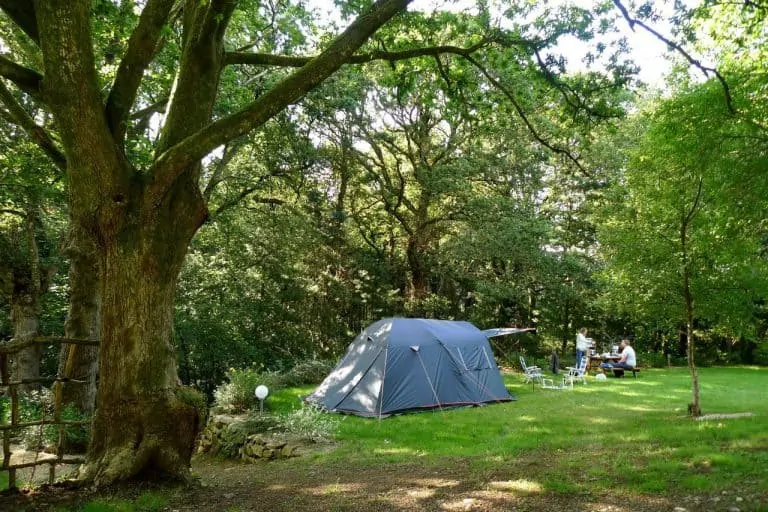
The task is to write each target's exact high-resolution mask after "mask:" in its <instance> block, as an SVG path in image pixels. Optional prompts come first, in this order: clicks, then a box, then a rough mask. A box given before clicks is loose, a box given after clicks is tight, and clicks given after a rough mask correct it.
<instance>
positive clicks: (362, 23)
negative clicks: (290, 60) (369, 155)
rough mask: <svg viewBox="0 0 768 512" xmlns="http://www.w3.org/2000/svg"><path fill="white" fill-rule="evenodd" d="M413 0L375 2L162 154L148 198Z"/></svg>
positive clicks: (297, 92)
mask: <svg viewBox="0 0 768 512" xmlns="http://www.w3.org/2000/svg"><path fill="white" fill-rule="evenodd" d="M410 1H411V0H379V1H377V2H376V3H374V4H373V5H372V6H371V7H370V8H369V9H367V10H366V11H365V12H364V13H363V14H361V15H360V16H359V17H358V18H357V19H356V20H355V21H354V22H353V23H352V24H351V25H350V26H349V27H348V28H347V29H346V30H345V31H344V32H342V34H341V35H339V36H338V37H337V38H336V39H335V40H334V41H333V43H331V45H330V46H329V47H328V48H327V49H326V50H325V51H324V52H323V53H321V54H320V55H319V56H318V57H316V58H315V59H312V60H311V61H310V62H308V63H307V64H306V65H304V66H303V67H301V68H300V69H299V70H297V71H296V72H294V73H293V74H291V75H290V76H289V77H287V78H285V79H284V80H282V81H281V82H280V83H278V84H277V85H276V86H275V87H273V88H272V89H271V90H270V91H268V92H266V93H265V94H263V95H261V96H260V97H259V98H258V99H257V100H256V101H254V102H253V103H252V104H251V105H250V106H249V107H247V108H245V109H244V110H241V111H240V112H237V113H235V114H232V115H230V116H227V117H224V118H222V119H220V120H218V121H216V122H214V123H212V124H210V125H209V126H207V127H205V128H203V129H202V130H200V131H198V132H197V133H194V134H193V135H191V136H189V137H187V138H186V139H184V140H182V141H180V142H178V143H177V144H175V145H174V146H172V147H170V148H169V149H168V150H167V151H165V152H164V153H162V154H160V155H159V157H158V158H157V160H156V161H155V165H154V166H153V167H152V169H151V173H152V175H153V177H154V182H153V184H152V186H151V189H152V190H151V191H150V196H149V199H150V200H151V201H154V202H155V203H157V202H158V201H159V200H160V199H161V198H162V197H163V196H164V194H165V193H166V191H168V190H169V189H170V187H171V186H172V184H173V182H174V181H175V180H176V178H177V177H178V176H179V175H181V174H182V173H183V172H184V169H186V168H187V166H189V165H191V164H192V163H194V162H197V161H199V160H200V159H201V158H202V157H204V156H205V155H207V154H208V153H210V152H211V151H213V150H214V149H215V148H217V147H218V146H221V145H223V144H226V143H227V142H228V141H230V140H232V139H234V138H236V137H239V136H241V135H244V134H246V133H248V132H250V131H251V130H253V129H255V128H258V127H259V126H261V125H263V124H264V123H266V122H267V121H268V120H269V119H271V118H272V117H273V116H275V115H276V114H277V113H279V112H281V111H282V110H283V109H285V108H286V107H287V106H288V105H290V104H292V103H294V102H295V101H297V100H299V99H301V98H302V97H304V95H306V94H307V93H308V92H309V91H311V90H312V89H314V88H315V87H317V86H318V85H319V84H321V83H322V82H323V81H324V80H325V79H326V78H328V77H329V76H330V75H331V74H333V73H334V72H335V71H336V70H338V69H339V68H340V67H341V66H342V65H344V64H345V63H346V62H347V61H348V60H349V58H350V57H351V56H352V55H354V52H355V51H356V50H357V49H358V48H359V47H360V46H362V45H363V44H364V43H365V42H366V41H367V40H368V39H369V38H370V37H371V35H373V33H374V32H376V30H378V29H379V28H380V27H381V26H382V25H384V24H385V23H386V22H387V21H389V20H390V19H391V18H392V17H393V16H394V15H395V14H397V13H398V12H400V11H402V10H404V9H405V7H406V6H407V5H408V4H409V3H410Z"/></svg>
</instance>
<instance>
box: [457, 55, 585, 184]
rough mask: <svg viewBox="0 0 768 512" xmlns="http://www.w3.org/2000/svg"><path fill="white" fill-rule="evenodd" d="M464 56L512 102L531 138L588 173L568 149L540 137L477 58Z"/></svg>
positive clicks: (503, 87)
mask: <svg viewBox="0 0 768 512" xmlns="http://www.w3.org/2000/svg"><path fill="white" fill-rule="evenodd" d="M464 58H465V59H467V60H468V61H469V62H471V63H472V65H474V66H475V67H476V68H477V69H479V70H480V72H481V73H482V74H483V75H484V76H485V77H486V78H487V79H488V81H489V82H491V84H492V85H493V86H494V87H496V88H497V89H498V90H500V91H501V92H502V94H504V96H506V97H507V99H508V100H509V102H510V103H512V106H513V107H514V109H515V111H517V115H518V116H520V119H522V120H523V123H525V126H526V127H527V128H528V131H529V132H530V133H531V135H532V136H533V138H534V139H536V141H538V143H539V144H541V145H542V146H544V147H545V148H547V149H549V150H550V151H552V152H553V153H558V154H561V155H563V156H565V157H566V158H567V159H568V160H570V161H571V162H573V163H574V164H575V165H576V167H578V168H579V169H580V170H581V172H583V173H584V174H588V173H587V171H586V169H584V167H583V166H582V165H581V162H579V159H578V158H576V157H575V156H573V155H572V154H571V152H570V151H568V150H567V149H564V148H561V147H559V146H555V145H554V144H552V143H550V142H548V141H547V140H546V139H544V137H542V136H541V135H540V134H539V132H538V131H537V130H536V128H534V126H533V124H532V123H531V121H530V119H528V115H527V114H526V113H525V110H523V108H522V107H521V106H520V103H518V101H517V98H515V95H514V94H512V91H510V90H509V89H508V88H507V87H505V86H504V84H502V83H501V82H500V81H499V80H497V79H496V78H494V77H493V76H492V75H491V74H490V73H489V72H488V70H487V69H486V68H485V67H484V66H483V65H481V64H480V63H479V62H478V61H477V60H475V59H474V58H472V57H471V56H467V57H464Z"/></svg>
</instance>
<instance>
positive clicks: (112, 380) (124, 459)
mask: <svg viewBox="0 0 768 512" xmlns="http://www.w3.org/2000/svg"><path fill="white" fill-rule="evenodd" d="M182 181H184V182H185V184H186V186H180V185H177V187H176V188H177V189H180V190H177V193H171V200H170V201H168V202H169V203H174V204H171V205H168V204H164V205H161V206H160V208H161V211H160V212H156V213H155V212H153V213H152V214H151V215H152V217H153V218H147V215H137V217H143V219H142V220H143V222H142V223H141V224H133V225H130V226H127V227H126V228H125V229H124V230H123V231H122V232H121V233H119V234H118V235H117V236H115V237H114V238H113V239H111V240H108V241H106V244H105V246H104V247H102V248H100V252H101V254H100V256H101V258H100V266H101V269H102V276H103V277H102V282H101V287H100V290H101V293H100V295H101V346H100V357H99V368H100V377H99V387H98V396H97V408H96V414H95V417H94V423H93V434H92V437H91V444H90V446H89V449H88V462H87V464H86V467H85V470H84V476H85V478H86V479H88V480H91V479H92V480H94V482H95V483H96V484H97V485H104V484H109V483H111V482H114V481H117V480H125V479H128V478H132V477H144V476H147V475H150V476H164V477H170V478H174V479H178V478H182V479H184V478H188V476H189V461H190V459H191V455H192V450H193V445H194V441H195V437H196V435H197V432H198V429H199V425H198V423H199V420H198V418H199V417H200V414H199V412H200V411H198V409H197V408H196V407H195V406H194V405H193V404H190V403H186V402H185V401H183V400H182V399H180V398H179V396H178V395H177V391H178V390H179V387H180V381H179V378H178V375H177V369H176V354H175V351H174V348H173V346H172V337H173V297H174V292H175V288H176V281H177V278H178V274H179V271H180V268H181V264H182V262H183V259H184V256H185V255H186V252H187V248H188V245H189V242H190V240H191V238H192V236H193V235H194V233H195V231H196V230H197V228H198V227H199V226H200V224H202V222H203V220H204V218H205V215H206V213H207V211H206V209H205V207H204V206H203V204H202V199H201V197H200V193H199V191H198V190H197V189H196V188H195V186H194V184H193V183H191V181H190V180H182ZM182 196H183V197H182ZM174 220H176V222H174Z"/></svg>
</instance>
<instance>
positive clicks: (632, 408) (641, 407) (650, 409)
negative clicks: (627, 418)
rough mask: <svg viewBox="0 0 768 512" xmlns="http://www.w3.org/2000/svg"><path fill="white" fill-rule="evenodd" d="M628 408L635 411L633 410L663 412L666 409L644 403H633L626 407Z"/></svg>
mask: <svg viewBox="0 0 768 512" xmlns="http://www.w3.org/2000/svg"><path fill="white" fill-rule="evenodd" d="M626 410H628V411H633V412H661V411H663V410H664V409H657V408H654V407H645V406H642V405H632V406H629V407H626Z"/></svg>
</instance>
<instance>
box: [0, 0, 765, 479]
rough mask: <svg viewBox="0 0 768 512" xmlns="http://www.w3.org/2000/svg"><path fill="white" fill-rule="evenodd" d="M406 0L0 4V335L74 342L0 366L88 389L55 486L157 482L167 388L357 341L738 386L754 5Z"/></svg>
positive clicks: (744, 319)
mask: <svg viewBox="0 0 768 512" xmlns="http://www.w3.org/2000/svg"><path fill="white" fill-rule="evenodd" d="M408 3H409V2H407V1H404V0H403V1H393V0H380V1H378V2H375V3H372V2H357V1H350V2H336V4H338V6H337V7H338V8H337V10H336V11H335V12H336V14H335V16H331V17H329V16H327V15H325V14H324V12H325V9H326V7H322V8H320V7H318V8H316V9H314V10H313V9H312V8H311V6H308V5H307V4H306V3H305V2H299V1H292V0H277V1H274V2H273V1H270V2H258V1H252V0H241V1H239V2H238V1H233V0H206V1H199V0H187V1H183V0H146V1H141V2H137V1H130V0H122V1H117V0H114V1H113V0H79V1H73V0H62V1H48V2H17V1H14V0H0V9H1V11H0V147H1V149H2V150H1V151H0V255H1V257H0V291H1V292H2V293H0V338H2V339H11V338H15V339H23V338H28V337H35V336H40V335H48V336H66V337H68V338H76V339H99V340H101V343H102V344H101V353H100V354H97V351H96V350H95V349H86V348H84V347H78V348H77V349H69V350H64V351H63V352H62V353H59V351H58V348H57V349H54V348H53V347H49V348H47V349H44V346H43V345H40V347H39V348H30V349H28V350H25V351H24V352H23V353H22V354H21V355H20V356H19V358H18V361H16V367H15V372H17V374H18V375H19V376H20V377H21V378H23V377H34V376H36V375H39V374H40V372H41V371H42V372H43V373H48V374H53V373H55V372H56V371H57V370H61V371H66V372H67V373H68V374H70V375H72V376H79V377H87V378H89V379H91V380H92V381H93V382H94V385H93V386H90V387H86V388H85V391H84V392H75V391H74V390H67V389H65V390H64V392H65V394H67V393H69V395H70V396H67V398H66V399H67V400H68V401H71V402H72V403H76V404H77V405H78V407H79V408H80V409H82V410H83V411H93V408H94V404H96V406H97V407H96V412H95V414H96V415H95V423H94V438H93V440H92V441H91V448H90V451H89V460H90V463H89V466H88V470H87V471H86V472H85V474H86V477H87V478H92V479H94V480H96V482H97V483H102V482H103V483H109V482H111V481H114V480H119V479H122V478H126V477H128V476H131V475H134V474H137V473H139V472H140V471H142V469H144V468H145V467H147V466H156V467H158V468H159V469H161V470H163V471H166V472H169V473H173V474H180V475H183V474H184V472H185V470H186V469H185V468H186V465H187V462H188V460H189V447H188V445H189V442H190V439H192V438H194V433H195V428H194V427H193V426H191V422H192V421H193V419H194V418H195V412H194V409H193V407H191V406H190V404H189V403H187V402H185V401H184V398H183V397H181V395H180V394H179V392H178V391H176V390H178V389H186V388H185V387H184V386H181V387H180V386H179V385H178V383H179V382H180V383H183V384H184V385H190V386H192V387H194V388H196V389H198V390H200V391H202V392H203V393H204V394H206V395H207V396H208V397H209V398H210V397H211V395H212V391H213V389H214V388H215V387H216V386H217V385H218V384H220V383H221V382H222V381H223V380H224V379H225V374H226V372H227V370H228V369H230V368H243V367H256V368H263V369H286V368H290V367H291V366H292V365H294V364H295V363H296V362H298V361H302V360H307V359H327V360H334V359H335V358H337V357H338V356H339V355H340V354H341V353H342V352H343V350H344V349H345V348H346V346H347V345H348V343H349V342H350V341H351V339H352V337H353V336H354V335H355V334H356V333H357V332H359V331H360V330H361V329H362V328H363V327H365V326H366V325H367V324H369V323H371V322H372V321H375V320H377V319H379V318H381V317H385V316H417V317H429V318H449V319H465V320H469V321H471V322H473V323H475V324H476V325H478V326H479V327H481V328H490V327H502V326H520V327H536V328H537V335H535V336H530V335H529V336H522V337H517V338H514V339H505V340H502V341H500V342H494V348H495V349H496V355H497V357H499V358H500V359H504V358H505V357H510V358H511V356H512V354H515V353H517V352H518V351H526V352H527V353H530V354H534V355H538V356H545V355H548V354H550V353H551V351H552V350H556V351H558V352H559V353H560V354H561V355H562V356H563V357H570V355H571V354H572V352H573V350H574V347H573V342H574V338H575V332H576V330H577V329H578V328H580V327H587V328H589V329H590V335H591V336H592V337H593V338H595V339H596V340H597V341H598V343H599V347H601V348H602V347H608V346H609V345H610V344H613V343H616V342H617V341H618V340H619V339H621V338H622V337H630V338H631V339H632V340H634V346H635V348H636V349H637V350H638V353H639V359H640V360H641V361H642V364H644V365H649V366H651V365H663V364H667V362H668V361H671V362H672V363H674V364H681V365H685V364H686V361H689V362H692V360H693V357H694V354H695V358H696V361H697V362H698V363H699V364H768V339H767V337H766V336H767V335H766V331H767V329H768V309H766V299H767V298H768V272H767V271H768V268H767V266H768V245H767V244H768V224H766V215H765V211H766V202H765V197H768V173H766V172H765V170H766V167H767V164H768V152H766V150H767V149H768V131H767V130H768V125H766V123H768V95H766V88H767V87H768V68H767V67H766V66H767V65H768V64H767V63H768V55H766V48H768V45H767V43H768V41H766V39H765V38H766V34H765V28H764V27H765V22H766V14H767V13H768V4H766V3H765V2H760V1H758V2H754V1H745V2H717V1H712V0H706V1H704V2H701V3H700V5H695V6H687V7H686V6H684V5H679V3H678V2H675V3H674V5H673V4H672V2H669V4H667V3H666V2H652V3H651V2H649V3H646V4H637V5H634V4H632V3H630V2H627V3H626V4H623V3H621V2H618V1H616V2H596V4H595V6H594V7H592V8H580V7H575V6H569V5H566V4H562V5H561V4H559V3H558V4H555V3H553V4H551V5H537V4H538V3H537V2H510V1H498V2H485V1H483V2H477V3H474V2H471V3H469V5H467V6H466V7H461V6H458V7H457V6H456V5H454V4H453V3H450V2H446V5H445V6H443V7H439V8H437V9H434V10H433V9H431V8H430V9H425V10H417V9H415V8H412V7H411V8H408V7H406V6H407V4H408ZM449 7H451V8H450V9H449ZM627 26H631V27H632V28H633V29H634V30H635V31H636V32H639V31H651V32H653V33H655V35H656V37H659V38H660V39H662V40H663V41H665V42H666V43H668V45H669V55H668V58H669V59H671V61H672V62H673V63H674V66H673V68H672V71H671V72H670V74H669V75H668V77H667V80H666V84H665V86H664V87H663V88H661V89H658V88H651V87H647V86H645V85H644V84H642V83H641V82H639V81H638V79H637V76H636V73H637V68H636V65H635V64H634V63H633V62H632V60H631V55H629V53H628V49H627V45H626V44H625V42H624V41H623V39H622V37H623V36H621V34H619V33H618V31H617V30H618V28H619V27H627ZM628 37H631V35H630V36H628ZM569 41H570V43H569ZM574 41H579V44H583V45H584V48H585V49H586V50H585V54H584V55H583V56H581V57H583V59H584V60H583V63H584V64H583V65H578V66H577V65H574V63H573V62H571V61H569V60H568V59H567V58H566V57H564V56H563V51H564V47H565V46H567V45H568V44H574V43H573V42H574ZM570 58H571V59H573V57H570ZM705 62H708V64H704V63H705ZM97 366H98V367H99V368H100V369H99V372H98V376H99V386H98V393H97V391H96V387H95V379H96V375H97V371H96V368H97ZM693 376H694V380H695V372H694V373H693ZM118 424H119V425H121V428H120V429H116V427H115V425H118ZM185 426H187V427H188V428H186V427H185ZM169 439H170V440H172V442H169V443H167V445H164V446H162V447H160V446H158V445H159V444H162V443H161V442H160V441H158V440H169ZM127 447H130V448H127Z"/></svg>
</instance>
